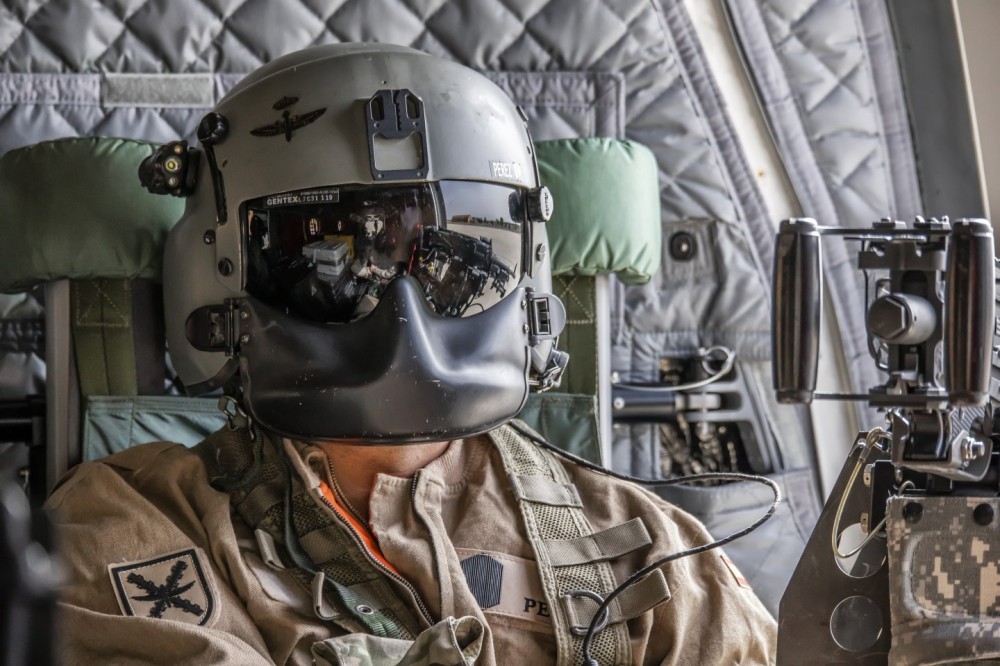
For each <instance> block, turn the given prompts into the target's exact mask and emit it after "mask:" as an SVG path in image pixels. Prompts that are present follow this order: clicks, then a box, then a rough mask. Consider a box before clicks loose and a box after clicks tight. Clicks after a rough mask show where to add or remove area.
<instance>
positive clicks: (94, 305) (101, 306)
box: [70, 280, 138, 397]
mask: <svg viewBox="0 0 1000 666" xmlns="http://www.w3.org/2000/svg"><path fill="white" fill-rule="evenodd" d="M70 308H71V312H72V329H73V347H74V352H75V353H76V367H77V372H78V374H79V377H80V393H81V395H82V396H83V397H87V396H91V395H136V394H137V393H138V390H137V381H136V369H135V346H134V342H133V336H132V288H131V283H130V281H128V280H74V281H73V282H72V285H71V295H70Z"/></svg>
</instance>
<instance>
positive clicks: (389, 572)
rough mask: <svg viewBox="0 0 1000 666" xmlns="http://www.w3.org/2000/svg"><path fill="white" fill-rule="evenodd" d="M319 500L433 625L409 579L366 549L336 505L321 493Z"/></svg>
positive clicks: (373, 563) (369, 559)
mask: <svg viewBox="0 0 1000 666" xmlns="http://www.w3.org/2000/svg"><path fill="white" fill-rule="evenodd" d="M320 501H321V502H322V503H323V505H324V506H325V507H326V508H327V509H328V510H329V511H330V513H332V514H333V515H334V516H335V517H336V518H337V520H339V521H340V523H341V524H342V525H343V526H344V527H346V528H347V531H348V532H349V533H350V535H351V538H352V539H354V543H355V545H356V546H357V547H358V549H359V550H360V551H361V552H362V553H364V555H365V558H366V559H367V560H368V562H369V563H370V564H372V565H373V566H374V567H375V568H376V569H378V570H379V571H380V572H381V573H383V574H384V575H386V576H388V577H389V578H391V579H392V580H394V581H396V582H397V583H399V584H400V585H402V586H403V587H405V588H406V589H407V590H408V591H409V592H410V594H411V595H412V596H413V600H414V601H415V602H416V604H417V610H419V611H420V614H421V615H422V616H423V619H424V621H425V622H426V623H427V626H429V627H431V626H434V618H433V616H432V615H431V612H430V610H429V609H428V608H427V604H425V603H424V600H423V599H421V597H420V593H419V592H417V588H416V587H414V586H413V584H412V583H410V581H408V580H406V579H405V578H403V577H402V576H400V575H399V574H398V573H396V572H395V571H393V570H392V569H390V568H389V567H387V566H386V565H385V564H383V563H382V562H381V561H379V559H378V558H377V557H375V556H374V555H373V554H372V553H371V551H369V550H368V547H367V546H366V545H365V542H364V539H363V538H362V536H361V534H360V533H358V531H357V529H355V528H354V526H353V525H351V523H350V522H349V521H348V520H347V519H346V518H344V516H342V515H341V514H340V512H339V511H338V510H337V509H336V507H334V506H333V504H332V503H330V501H329V500H328V499H326V498H325V497H323V496H322V494H320ZM370 536H372V537H373V540H374V535H370Z"/></svg>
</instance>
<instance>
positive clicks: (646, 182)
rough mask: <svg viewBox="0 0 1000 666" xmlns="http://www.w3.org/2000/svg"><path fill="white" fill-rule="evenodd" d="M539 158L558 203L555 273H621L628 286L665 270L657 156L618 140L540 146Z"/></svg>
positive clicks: (553, 226)
mask: <svg viewBox="0 0 1000 666" xmlns="http://www.w3.org/2000/svg"><path fill="white" fill-rule="evenodd" d="M536 152H537V157H538V170H539V175H540V177H541V181H542V184H543V185H545V186H547V187H548V188H549V189H550V190H551V191H552V199H553V204H554V212H553V214H552V219H551V220H549V222H548V233H549V242H550V243H551V245H552V272H553V273H554V274H555V275H598V274H602V273H617V274H618V277H619V279H621V280H622V281H623V282H625V283H627V284H642V283H644V282H648V281H649V280H650V278H652V276H653V274H654V273H656V270H657V269H658V268H659V265H660V236H661V232H660V186H659V172H658V170H657V167H656V159H655V158H654V157H653V153H652V152H650V151H649V149H648V148H646V147H645V146H642V145H640V144H638V143H635V142H633V141H618V140H616V139H560V140H557V141H539V142H538V143H537V145H536Z"/></svg>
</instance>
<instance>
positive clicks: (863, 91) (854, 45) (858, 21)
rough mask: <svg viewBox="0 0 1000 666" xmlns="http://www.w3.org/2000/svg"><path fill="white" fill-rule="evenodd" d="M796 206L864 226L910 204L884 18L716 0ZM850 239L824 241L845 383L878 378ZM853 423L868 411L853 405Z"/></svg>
mask: <svg viewBox="0 0 1000 666" xmlns="http://www.w3.org/2000/svg"><path fill="white" fill-rule="evenodd" d="M726 4H727V6H728V8H729V11H730V12H731V15H732V17H733V23H734V26H735V28H736V31H737V34H738V35H739V39H740V42H741V44H742V46H743V50H744V53H745V54H746V57H747V61H748V63H749V66H750V70H751V72H752V73H753V75H754V78H755V79H756V82H757V85H758V87H759V92H760V95H761V98H762V100H763V103H764V104H763V105H764V110H765V113H766V114H767V116H768V121H769V124H770V126H771V129H772V132H773V133H774V137H775V141H776V143H777V146H778V149H779V151H780V153H781V156H782V159H783V161H784V163H785V165H786V166H787V169H788V175H789V178H790V180H791V182H792V185H793V187H794V189H795V193H796V195H797V196H798V198H799V200H800V203H801V204H802V208H803V212H804V213H805V215H806V216H809V217H814V218H816V219H817V220H818V221H819V222H820V224H823V225H827V226H841V227H869V226H870V225H871V223H872V222H874V221H876V220H878V219H880V218H884V217H893V218H895V219H911V220H912V217H913V216H914V215H916V214H917V213H920V212H922V210H921V203H920V191H919V186H918V184H917V173H916V161H915V154H914V149H913V143H912V138H911V135H910V129H909V124H908V118H907V112H906V101H905V98H904V94H903V88H902V83H901V80H900V74H899V68H898V64H897V60H896V49H895V44H894V41H893V35H892V26H891V25H890V23H889V18H888V14H887V9H886V7H885V3H884V2H883V1H882V0H727V2H726ZM858 250H859V248H858V246H857V243H847V242H845V241H842V240H840V239H829V240H828V241H825V242H824V251H825V258H826V266H825V274H826V278H827V285H828V287H829V292H830V294H831V299H832V302H833V305H834V308H835V311H836V314H837V319H838V322H839V324H840V329H841V338H842V342H843V346H844V352H845V356H846V360H847V364H848V368H849V376H850V379H851V383H852V389H853V391H854V392H857V393H864V392H867V390H868V388H870V387H871V386H873V385H874V384H876V383H879V382H880V381H884V380H883V379H882V378H881V377H880V375H879V373H878V371H877V370H876V368H875V363H874V361H873V360H872V359H871V356H870V355H869V353H868V344H867V338H866V335H865V320H864V316H865V311H866V306H865V294H864V283H863V281H862V276H861V274H860V272H858V271H857V269H856V266H857V260H856V258H855V257H856V255H857V251H858ZM859 416H860V417H861V419H862V425H865V423H866V422H867V425H874V424H876V423H877V422H878V420H879V417H878V416H876V415H875V412H874V410H867V409H864V408H862V409H860V410H859Z"/></svg>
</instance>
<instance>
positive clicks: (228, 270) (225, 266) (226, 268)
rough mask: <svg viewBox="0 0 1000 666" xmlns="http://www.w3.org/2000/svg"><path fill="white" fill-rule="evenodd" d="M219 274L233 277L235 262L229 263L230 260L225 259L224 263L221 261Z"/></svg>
mask: <svg viewBox="0 0 1000 666" xmlns="http://www.w3.org/2000/svg"><path fill="white" fill-rule="evenodd" d="M219 272H220V273H222V274H223V275H232V274H233V262H231V261H229V260H228V259H223V260H222V261H220V262H219Z"/></svg>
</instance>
